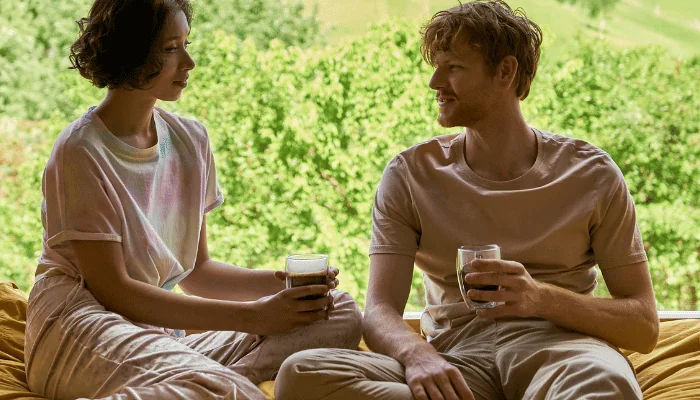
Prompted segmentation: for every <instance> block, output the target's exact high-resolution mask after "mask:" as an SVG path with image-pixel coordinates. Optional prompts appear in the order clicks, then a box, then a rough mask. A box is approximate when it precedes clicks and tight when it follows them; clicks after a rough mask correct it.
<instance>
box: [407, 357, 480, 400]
mask: <svg viewBox="0 0 700 400" xmlns="http://www.w3.org/2000/svg"><path fill="white" fill-rule="evenodd" d="M405 367H406V383H408V387H410V388H411V392H412V393H413V397H414V398H415V399H416V400H474V395H473V394H472V391H471V390H470V389H469V386H467V382H466V381H465V380H464V377H463V376H462V373H461V372H459V370H458V369H457V368H456V367H455V366H453V365H451V364H450V363H448V362H447V361H445V359H444V358H442V357H441V356H440V355H439V354H438V353H437V352H436V351H435V350H434V349H433V348H432V347H431V348H430V349H426V350H424V351H416V352H415V354H414V356H413V357H411V358H410V361H409V362H408V363H407V365H406V366H405Z"/></svg>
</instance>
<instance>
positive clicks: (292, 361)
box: [275, 349, 333, 400]
mask: <svg viewBox="0 0 700 400" xmlns="http://www.w3.org/2000/svg"><path fill="white" fill-rule="evenodd" d="M331 356H333V350H332V349H311V350H304V351H300V352H297V353H294V354H292V355H291V356H289V357H287V359H286V360H284V362H283V363H282V366H281V367H280V370H279V373H278V374H277V378H276V379H275V398H277V399H280V400H294V399H312V398H313V397H312V392H313V391H314V388H315V387H316V385H318V384H319V382H320V379H318V374H319V372H321V371H319V370H318V369H317V368H316V367H315V366H318V365H319V364H320V362H319V361H320V360H326V359H328V358H329V357H331ZM323 372H328V371H323Z"/></svg>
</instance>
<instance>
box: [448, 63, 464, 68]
mask: <svg viewBox="0 0 700 400" xmlns="http://www.w3.org/2000/svg"><path fill="white" fill-rule="evenodd" d="M461 68H462V66H461V65H454V64H453V65H450V69H461Z"/></svg>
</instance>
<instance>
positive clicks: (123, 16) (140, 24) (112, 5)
mask: <svg viewBox="0 0 700 400" xmlns="http://www.w3.org/2000/svg"><path fill="white" fill-rule="evenodd" d="M178 9H179V10H182V12H183V13H185V17H187V23H188V24H189V23H190V22H191V20H192V8H191V5H190V2H189V0H95V2H94V3H93V5H92V8H91V9H90V15H89V17H88V18H81V19H80V20H79V21H77V22H78V26H79V27H80V37H79V38H78V40H76V41H75V43H73V45H72V46H71V48H70V61H71V64H72V65H73V66H72V67H71V68H72V69H77V70H78V71H79V72H80V75H82V76H83V77H85V78H87V79H88V80H90V81H91V82H92V83H93V84H94V85H95V86H97V87H100V88H103V87H108V88H110V89H115V88H124V89H128V90H133V89H146V88H147V86H148V83H149V82H150V81H151V79H153V78H154V77H156V76H158V74H160V71H161V69H162V68H163V62H164V61H163V59H162V55H163V53H162V51H161V50H160V49H158V48H157V45H158V39H159V37H160V33H161V31H162V29H163V27H164V26H165V24H166V22H167V20H168V18H169V17H170V15H171V13H172V12H173V11H174V10H178Z"/></svg>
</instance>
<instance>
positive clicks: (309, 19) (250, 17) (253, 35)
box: [193, 0, 322, 49]
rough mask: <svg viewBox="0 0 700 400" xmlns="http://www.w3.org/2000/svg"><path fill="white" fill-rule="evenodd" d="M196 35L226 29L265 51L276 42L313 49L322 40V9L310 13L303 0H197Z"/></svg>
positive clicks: (195, 6)
mask: <svg viewBox="0 0 700 400" xmlns="http://www.w3.org/2000/svg"><path fill="white" fill-rule="evenodd" d="M193 6H194V9H195V21H194V23H193V31H194V32H195V33H199V32H201V33H204V32H211V31H214V30H217V29H222V30H224V31H225V32H226V33H228V34H230V35H233V36H236V37H238V38H242V39H246V38H250V39H252V40H253V41H254V42H255V44H256V45H257V47H258V48H262V49H265V48H267V47H268V45H269V43H270V41H271V40H272V39H277V40H281V41H282V42H283V43H284V44H286V45H287V46H299V47H309V46H311V45H313V44H315V43H317V42H319V41H320V40H322V37H321V36H320V35H319V33H320V22H319V21H318V19H317V16H318V11H317V10H318V8H317V7H316V5H315V4H314V6H313V7H312V8H311V9H310V10H309V12H308V15H307V10H306V9H305V7H304V3H303V2H302V1H301V0H292V1H280V0H217V1H210V0H196V1H194V2H193Z"/></svg>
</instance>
